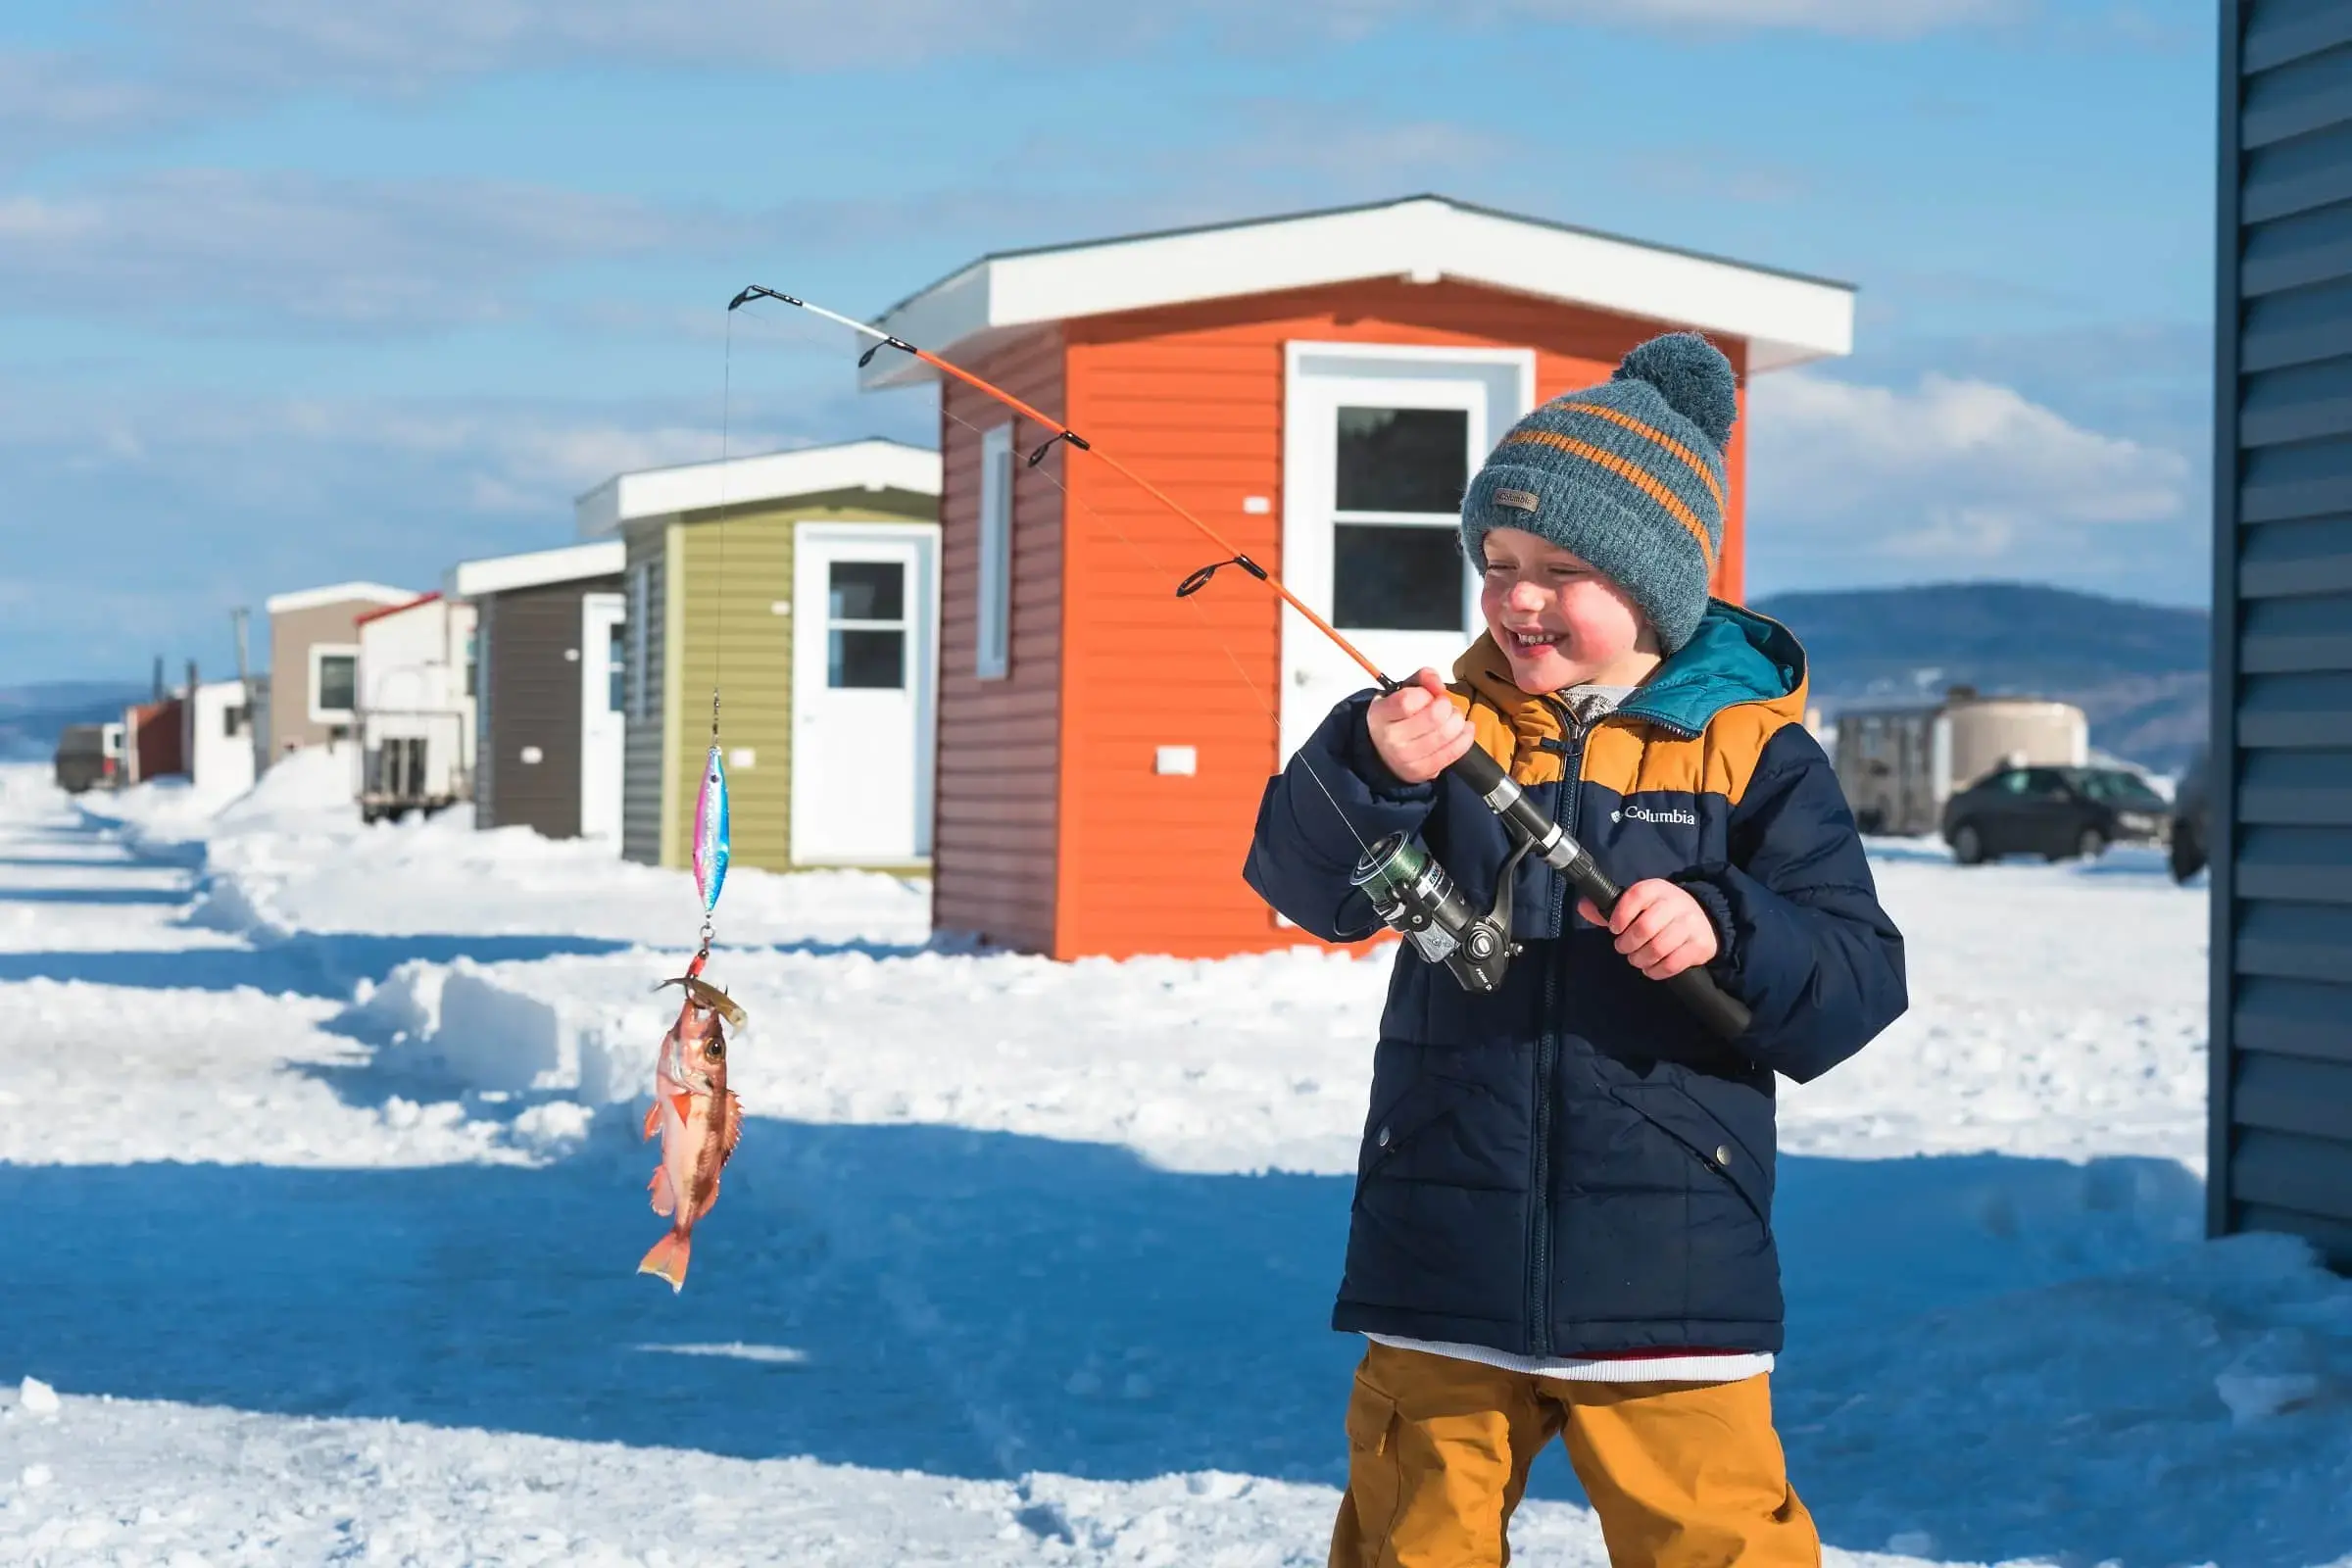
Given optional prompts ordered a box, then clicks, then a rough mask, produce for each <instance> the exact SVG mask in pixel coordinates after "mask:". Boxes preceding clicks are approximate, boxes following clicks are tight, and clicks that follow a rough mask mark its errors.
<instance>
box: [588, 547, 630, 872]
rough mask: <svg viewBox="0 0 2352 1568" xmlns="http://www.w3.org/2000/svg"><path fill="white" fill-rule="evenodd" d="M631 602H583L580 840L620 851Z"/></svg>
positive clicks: (602, 598) (604, 598)
mask: <svg viewBox="0 0 2352 1568" xmlns="http://www.w3.org/2000/svg"><path fill="white" fill-rule="evenodd" d="M627 604H628V601H627V600H625V599H623V598H622V597H621V596H620V595H618V594H582V595H581V596H580V837H582V838H584V839H595V840H597V841H599V842H600V843H604V844H609V845H611V846H612V847H613V852H614V853H615V854H617V853H619V850H620V775H621V756H622V751H623V742H624V740H625V738H626V736H625V722H626V719H627V713H626V711H625V708H626V703H627V698H628V677H629V664H628V658H627V655H626V653H625V648H626V638H627V635H628V626H629V620H628V610H627V608H626V607H627Z"/></svg>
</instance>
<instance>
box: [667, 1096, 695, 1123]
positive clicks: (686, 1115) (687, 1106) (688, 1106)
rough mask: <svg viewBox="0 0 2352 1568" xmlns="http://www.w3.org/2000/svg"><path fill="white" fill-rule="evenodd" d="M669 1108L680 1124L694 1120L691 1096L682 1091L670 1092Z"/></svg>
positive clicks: (692, 1097) (692, 1098)
mask: <svg viewBox="0 0 2352 1568" xmlns="http://www.w3.org/2000/svg"><path fill="white" fill-rule="evenodd" d="M669 1108H670V1109H671V1110H673V1111H675V1112H677V1116H678V1120H679V1121H681V1122H688V1121H692V1120H694V1096H693V1094H692V1093H691V1092H689V1091H687V1090H684V1089H673V1090H671V1091H670V1094H669Z"/></svg>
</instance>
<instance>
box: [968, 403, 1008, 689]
mask: <svg viewBox="0 0 2352 1568" xmlns="http://www.w3.org/2000/svg"><path fill="white" fill-rule="evenodd" d="M1012 471H1013V469H1012V426H1011V425H1009V424H1000V425H998V426H997V427H996V428H995V429H993V430H990V431H988V432H987V433H986V434H984V435H982V436H981V438H980V605H979V617H978V619H979V639H978V652H977V657H976V658H975V660H974V662H973V666H972V667H973V671H974V673H976V674H977V675H978V676H979V677H980V678H981V679H982V680H997V679H1001V678H1002V677H1003V676H1004V675H1005V670H1006V669H1007V668H1008V667H1009V665H1010V664H1011V652H1012Z"/></svg>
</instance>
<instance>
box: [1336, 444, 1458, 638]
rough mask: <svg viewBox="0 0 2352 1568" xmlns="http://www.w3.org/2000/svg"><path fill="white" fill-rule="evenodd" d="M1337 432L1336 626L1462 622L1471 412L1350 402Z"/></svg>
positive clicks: (1425, 626)
mask: <svg viewBox="0 0 2352 1568" xmlns="http://www.w3.org/2000/svg"><path fill="white" fill-rule="evenodd" d="M1336 434H1337V438H1338V450H1337V452H1336V453H1335V455H1334V456H1335V464H1334V477H1335V479H1336V480H1337V497H1336V499H1337V501H1338V508H1337V510H1336V513H1335V515H1334V516H1333V519H1332V522H1333V527H1332V538H1331V564H1332V583H1331V590H1332V599H1331V604H1332V616H1331V618H1332V622H1333V624H1335V625H1339V626H1347V627H1358V628H1364V629H1379V630H1398V631H1458V630H1461V629H1462V628H1463V625H1464V621H1465V617H1466V614H1467V598H1466V594H1465V590H1464V578H1463V573H1462V556H1461V547H1460V545H1459V544H1458V543H1457V542H1456V541H1457V540H1458V539H1459V537H1460V534H1459V528H1460V522H1461V505H1462V491H1463V488H1464V487H1465V486H1466V485H1467V484H1468V483H1469V478H1470V416H1469V415H1468V414H1467V413H1466V412H1464V411H1463V410H1460V409H1376V408H1343V409H1341V410H1340V411H1339V426H1338V430H1337V432H1336Z"/></svg>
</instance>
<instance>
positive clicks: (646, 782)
mask: <svg viewBox="0 0 2352 1568" xmlns="http://www.w3.org/2000/svg"><path fill="white" fill-rule="evenodd" d="M628 541H629V543H628V564H627V567H626V570H625V572H624V574H623V576H622V592H623V594H624V595H625V596H626V598H625V600H624V603H625V604H626V605H627V607H628V608H627V611H626V613H627V615H628V619H629V629H628V633H627V635H628V655H629V669H630V673H629V695H628V704H627V707H626V709H625V710H624V711H625V714H626V717H625V721H624V728H623V734H624V736H625V739H624V740H623V742H622V761H621V793H620V853H621V856H622V858H625V859H630V860H636V861H639V862H641V863H643V864H646V865H659V864H661V863H662V740H663V737H664V735H665V734H666V733H667V725H668V722H669V715H668V714H667V713H665V712H664V711H663V704H662V690H663V682H664V681H665V680H667V678H668V659H669V601H668V593H669V572H668V559H669V557H668V551H669V531H668V529H667V528H665V527H662V526H660V525H655V526H650V527H643V528H632V529H631V530H629V535H628Z"/></svg>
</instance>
